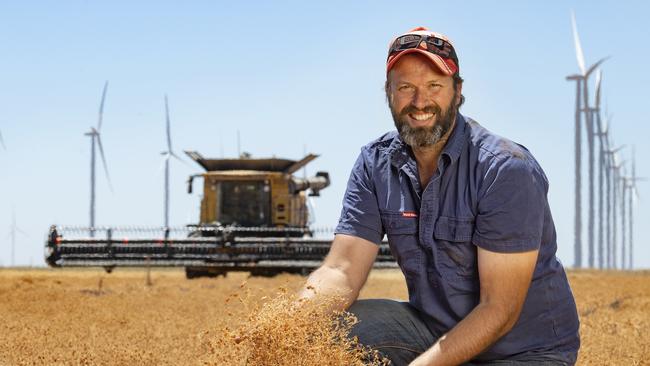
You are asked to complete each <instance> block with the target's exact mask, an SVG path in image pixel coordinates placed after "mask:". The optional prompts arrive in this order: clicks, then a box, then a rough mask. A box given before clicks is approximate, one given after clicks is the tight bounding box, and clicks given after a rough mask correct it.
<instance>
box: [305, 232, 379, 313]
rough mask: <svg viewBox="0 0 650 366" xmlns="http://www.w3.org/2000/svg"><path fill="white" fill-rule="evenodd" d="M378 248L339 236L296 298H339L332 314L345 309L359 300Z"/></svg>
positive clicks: (358, 239) (363, 241)
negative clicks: (339, 300)
mask: <svg viewBox="0 0 650 366" xmlns="http://www.w3.org/2000/svg"><path fill="white" fill-rule="evenodd" d="M378 251H379V246H377V244H375V243H372V242H370V241H367V240H365V239H361V238H359V237H356V236H351V235H344V234H338V235H336V236H335V237H334V242H332V247H331V248H330V252H329V254H328V255H327V257H326V258H325V261H324V262H323V265H322V266H321V267H320V268H318V269H317V270H316V271H314V272H313V273H312V274H311V275H310V276H309V278H308V279H307V283H306V284H305V287H304V288H303V289H302V291H301V292H300V295H299V297H300V298H304V299H312V298H318V297H321V296H327V297H332V296H333V297H338V298H341V299H342V301H341V303H339V304H335V306H334V308H333V309H331V310H344V309H347V308H348V307H349V306H350V305H352V303H353V302H354V301H355V300H356V299H357V296H359V291H361V288H362V287H363V285H364V284H365V283H366V279H367V278H368V273H370V270H371V269H372V264H373V262H374V261H375V258H376V257H377V252H378Z"/></svg>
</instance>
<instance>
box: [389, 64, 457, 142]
mask: <svg viewBox="0 0 650 366" xmlns="http://www.w3.org/2000/svg"><path fill="white" fill-rule="evenodd" d="M461 87H462V85H461V84H460V83H458V85H457V90H455V89H454V81H453V79H452V77H451V76H447V75H444V74H442V73H441V72H440V71H439V70H438V68H436V66H434V65H433V64H432V63H431V62H430V61H428V60H427V59H426V58H425V56H422V55H418V54H408V55H404V56H403V57H402V58H401V59H400V60H399V61H397V63H396V64H395V66H393V68H392V69H391V71H390V73H389V74H388V90H387V93H388V95H387V96H388V105H389V107H390V111H391V113H392V115H393V120H394V121H395V127H396V128H397V131H398V132H399V133H400V136H401V137H402V139H403V140H404V142H406V143H407V144H408V145H410V146H411V147H414V148H423V147H427V146H432V145H434V144H435V143H436V142H438V141H440V139H441V138H442V137H443V136H445V134H446V133H447V132H448V131H449V129H450V128H451V127H452V126H453V123H454V120H455V119H456V112H457V106H458V104H459V103H460V95H461Z"/></svg>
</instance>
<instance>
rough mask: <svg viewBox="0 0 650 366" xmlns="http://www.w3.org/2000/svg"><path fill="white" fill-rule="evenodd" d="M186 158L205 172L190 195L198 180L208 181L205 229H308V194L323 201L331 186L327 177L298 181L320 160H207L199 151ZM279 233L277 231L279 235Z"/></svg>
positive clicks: (203, 213) (203, 217)
mask: <svg viewBox="0 0 650 366" xmlns="http://www.w3.org/2000/svg"><path fill="white" fill-rule="evenodd" d="M186 154H187V155H188V156H190V157H191V158H192V159H193V160H194V161H196V162H197V163H198V164H199V165H200V166H202V167H203V168H204V169H205V170H206V172H205V173H203V174H198V175H193V176H190V178H189V180H188V192H189V193H191V192H192V191H193V187H192V186H193V181H194V178H195V177H202V178H203V197H202V199H201V217H200V222H199V225H202V226H206V225H207V226H214V225H217V226H242V227H249V228H253V227H256V228H259V229H260V232H263V231H264V229H265V228H280V229H281V228H300V229H304V230H305V231H306V233H307V234H309V228H308V227H307V222H308V215H309V212H308V210H307V191H309V195H311V196H318V195H319V193H320V191H321V190H322V189H324V188H326V187H327V186H329V184H330V180H329V174H328V173H327V172H318V173H316V175H315V176H314V177H310V178H306V177H305V178H298V177H296V176H294V175H293V173H295V172H296V171H298V170H299V169H301V168H302V167H304V166H305V165H307V164H308V163H309V162H311V161H312V160H314V159H316V158H317V157H318V155H313V154H309V155H307V156H305V157H304V158H303V159H301V160H298V161H293V160H287V159H277V158H272V159H250V158H243V159H205V158H203V157H202V156H201V155H200V154H199V153H197V152H195V151H187V152H186ZM274 232H275V233H277V231H274Z"/></svg>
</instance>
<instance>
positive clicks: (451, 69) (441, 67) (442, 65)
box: [386, 48, 458, 76]
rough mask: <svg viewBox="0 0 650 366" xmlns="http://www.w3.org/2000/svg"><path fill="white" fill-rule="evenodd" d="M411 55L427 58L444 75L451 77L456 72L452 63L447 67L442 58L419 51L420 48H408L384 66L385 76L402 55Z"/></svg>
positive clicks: (456, 69)
mask: <svg viewBox="0 0 650 366" xmlns="http://www.w3.org/2000/svg"><path fill="white" fill-rule="evenodd" d="M411 53H419V54H421V55H423V56H425V57H427V58H428V59H429V60H431V62H433V64H434V65H436V66H437V67H438V69H439V70H440V71H442V73H443V74H445V75H449V76H451V75H453V74H455V73H456V71H458V68H457V67H455V66H454V65H453V61H450V63H451V65H449V64H448V63H447V62H445V59H443V58H442V57H440V56H438V55H436V54H433V53H431V52H429V51H426V50H423V49H420V48H409V49H408V50H404V51H402V52H400V53H398V54H397V55H395V56H394V57H393V58H392V59H390V61H388V64H386V74H388V72H389V71H390V69H392V68H393V66H394V65H395V63H396V62H397V61H399V59H401V58H402V57H403V56H404V55H408V54H411Z"/></svg>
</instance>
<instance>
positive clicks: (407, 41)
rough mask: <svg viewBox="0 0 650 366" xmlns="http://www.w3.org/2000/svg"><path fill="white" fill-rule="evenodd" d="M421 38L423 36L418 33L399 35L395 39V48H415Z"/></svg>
mask: <svg viewBox="0 0 650 366" xmlns="http://www.w3.org/2000/svg"><path fill="white" fill-rule="evenodd" d="M420 39H422V37H421V36H417V35H406V36H402V37H399V38H397V39H396V40H395V46H394V48H395V50H406V49H409V48H414V47H416V46H417V45H418V43H419V42H420Z"/></svg>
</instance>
